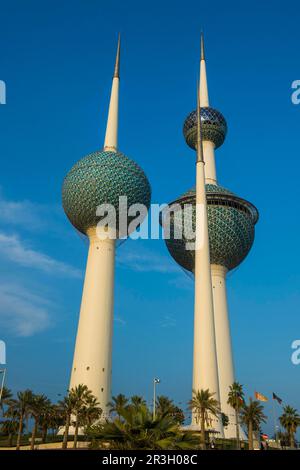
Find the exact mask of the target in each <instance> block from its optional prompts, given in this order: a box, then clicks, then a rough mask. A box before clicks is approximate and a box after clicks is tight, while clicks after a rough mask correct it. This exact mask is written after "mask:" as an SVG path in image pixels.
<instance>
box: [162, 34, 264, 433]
mask: <svg viewBox="0 0 300 470" xmlns="http://www.w3.org/2000/svg"><path fill="white" fill-rule="evenodd" d="M200 104H201V112H200V114H201V134H202V145H203V157H204V162H205V183H206V184H205V188H206V200H207V218H208V232H209V251H210V265H211V266H210V267H211V280H212V290H213V305H214V329H215V345H216V352H217V367H218V383H219V391H218V390H211V391H212V392H215V393H216V396H219V397H220V404H221V410H222V412H224V413H225V414H226V415H228V417H229V419H230V424H229V426H228V427H227V428H226V429H224V433H225V437H235V435H236V426H235V419H234V410H233V409H232V408H231V407H230V406H229V405H228V404H227V399H228V392H229V387H230V385H231V384H232V383H233V382H234V380H235V375H234V366H233V356H232V346H231V336H230V325H229V317H228V306H227V296H226V275H227V273H228V272H229V271H231V270H232V269H234V268H236V267H237V266H238V265H239V264H240V263H241V262H242V261H243V260H244V259H245V257H246V256H247V254H248V253H249V251H250V249H251V246H252V244H253V241H254V231H255V224H256V222H257V220H258V211H257V209H256V208H255V207H254V206H253V204H251V203H250V202H248V201H246V200H245V199H242V198H240V197H239V196H236V195H235V194H234V193H233V192H231V191H230V190H228V189H226V188H224V187H222V186H220V185H219V184H218V182H217V175H216V165H215V150H216V149H217V148H218V147H220V146H221V145H222V144H223V142H224V140H225V137H226V133H227V124H226V121H225V118H224V117H223V115H222V114H221V113H220V112H219V111H218V110H216V109H214V108H212V107H211V106H210V105H209V97H208V86H207V75H206V62H205V55H204V43H203V37H201V61H200ZM197 121H198V120H197V110H195V111H192V112H191V113H190V114H189V115H188V117H187V118H186V120H185V122H184V126H183V133H184V137H185V140H186V143H187V144H188V146H189V147H191V148H192V149H193V150H197V132H198V125H197ZM173 204H176V207H177V209H175V212H174V213H173V214H172V213H170V217H171V227H170V228H171V237H170V238H169V239H166V245H167V248H168V250H169V252H170V254H171V256H172V257H173V258H174V260H175V261H176V262H177V263H178V264H179V265H180V266H182V267H183V268H184V269H185V270H187V271H190V272H191V273H193V274H195V252H194V250H190V249H187V243H188V244H190V242H191V241H193V240H194V238H193V237H194V233H195V230H196V191H195V188H192V189H190V190H188V191H187V192H186V193H184V194H183V195H182V196H180V197H179V198H178V199H176V200H175V201H172V203H170V204H169V205H173ZM185 205H192V206H193V210H192V212H191V218H192V220H191V221H190V222H191V223H186V224H185V226H184V230H183V233H184V236H183V237H182V238H181V239H180V238H175V236H174V234H176V233H180V230H181V228H182V227H181V224H182V221H183V217H182V214H183V208H184V206H185ZM190 228H191V229H190ZM196 282H197V280H196V279H195V283H196ZM197 288H198V289H199V292H202V291H201V287H200V286H198V287H197V285H196V286H195V293H196V291H197ZM195 326H196V324H195ZM194 334H195V332H194ZM194 340H196V335H195V336H194ZM197 351H198V352H197ZM195 353H196V355H197V354H198V353H199V354H201V347H199V345H198V344H194V369H195V366H196V367H197V364H202V363H204V364H205V363H206V361H208V360H209V358H208V357H202V358H198V359H197V360H196V361H195ZM193 376H195V370H194V372H193Z"/></svg>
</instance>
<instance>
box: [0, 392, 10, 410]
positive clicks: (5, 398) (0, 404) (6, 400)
mask: <svg viewBox="0 0 300 470" xmlns="http://www.w3.org/2000/svg"><path fill="white" fill-rule="evenodd" d="M12 396H13V395H12V392H11V390H10V389H9V388H7V387H3V390H2V397H1V401H0V408H1V411H2V414H4V405H7V406H9V405H10V402H11V400H12Z"/></svg>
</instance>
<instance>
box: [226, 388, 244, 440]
mask: <svg viewBox="0 0 300 470" xmlns="http://www.w3.org/2000/svg"><path fill="white" fill-rule="evenodd" d="M227 403H228V405H230V406H231V407H232V408H233V409H234V411H235V425H236V448H237V449H240V448H241V443H240V424H239V415H240V409H241V407H242V406H243V403H244V391H243V385H241V384H240V383H238V382H233V384H232V385H230V387H229V393H228V400H227Z"/></svg>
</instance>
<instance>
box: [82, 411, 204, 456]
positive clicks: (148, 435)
mask: <svg viewBox="0 0 300 470" xmlns="http://www.w3.org/2000/svg"><path fill="white" fill-rule="evenodd" d="M87 435H88V437H89V438H90V439H91V440H92V442H93V443H97V442H98V441H100V442H105V443H106V442H109V443H110V448H111V449H119V450H121V449H122V450H133V449H134V450H136V449H139V450H141V449H174V450H175V449H182V450H187V449H195V448H196V447H197V444H198V439H197V437H196V436H195V435H194V434H193V433H191V432H182V431H180V429H179V426H178V424H177V423H176V422H175V421H174V418H172V417H171V416H170V415H163V416H157V417H156V419H155V420H153V416H152V413H151V411H150V410H149V409H148V408H147V406H146V405H144V404H142V405H141V406H140V407H139V409H138V410H137V409H135V408H134V407H133V406H128V407H124V408H123V409H122V410H120V416H119V417H116V418H115V419H114V420H113V421H110V422H109V421H106V422H104V423H100V424H98V425H95V426H92V427H90V428H88V429H87Z"/></svg>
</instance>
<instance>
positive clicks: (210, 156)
mask: <svg viewBox="0 0 300 470" xmlns="http://www.w3.org/2000/svg"><path fill="white" fill-rule="evenodd" d="M203 158H204V161H205V183H206V184H217V175H216V163H215V144H214V143H213V142H211V141H210V140H204V141H203Z"/></svg>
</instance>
